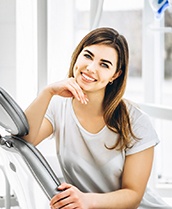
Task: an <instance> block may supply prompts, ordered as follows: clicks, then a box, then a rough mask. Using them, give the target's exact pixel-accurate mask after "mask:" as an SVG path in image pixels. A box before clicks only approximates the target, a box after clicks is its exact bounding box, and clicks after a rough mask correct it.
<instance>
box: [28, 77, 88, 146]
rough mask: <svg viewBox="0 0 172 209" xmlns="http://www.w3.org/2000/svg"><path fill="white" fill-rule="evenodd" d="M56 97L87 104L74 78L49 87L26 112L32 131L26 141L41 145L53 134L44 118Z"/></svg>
mask: <svg viewBox="0 0 172 209" xmlns="http://www.w3.org/2000/svg"><path fill="white" fill-rule="evenodd" d="M54 95H59V96H62V97H75V98H76V99H78V100H79V101H80V102H82V103H86V102H87V98H86V95H84V93H83V91H82V89H81V88H80V86H79V85H78V84H77V83H76V80H75V79H74V78H68V79H65V80H62V81H59V82H56V83H53V84H51V85H49V86H47V87H46V88H45V89H44V90H43V91H42V92H41V93H40V94H39V95H38V97H37V98H36V99H35V100H34V101H33V102H32V103H31V105H30V106H29V107H28V108H27V109H26V111H25V115H26V117H27V120H28V123H29V127H30V130H29V134H28V135H27V136H25V137H24V139H25V140H27V141H29V142H30V143H32V144H34V145H37V144H39V143H40V142H41V141H42V140H43V139H45V138H47V137H48V136H49V135H51V134H52V132H53V127H52V125H51V123H50V122H49V120H48V119H46V118H44V115H45V113H46V110H47V108H48V105H49V103H50V100H51V98H52V97H53V96H54Z"/></svg>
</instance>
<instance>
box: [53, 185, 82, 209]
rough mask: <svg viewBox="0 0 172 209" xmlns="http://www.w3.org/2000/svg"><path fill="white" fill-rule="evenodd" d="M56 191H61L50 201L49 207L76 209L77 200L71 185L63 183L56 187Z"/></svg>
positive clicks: (54, 208)
mask: <svg viewBox="0 0 172 209" xmlns="http://www.w3.org/2000/svg"><path fill="white" fill-rule="evenodd" d="M58 190H63V191H62V192H61V193H59V194H57V195H55V196H54V197H53V198H52V199H51V202H50V207H51V208H52V209H56V208H63V209H65V208H78V202H79V198H78V195H77V194H76V191H75V189H74V188H73V187H72V185H70V184H67V183H63V184H61V185H60V186H59V187H58Z"/></svg>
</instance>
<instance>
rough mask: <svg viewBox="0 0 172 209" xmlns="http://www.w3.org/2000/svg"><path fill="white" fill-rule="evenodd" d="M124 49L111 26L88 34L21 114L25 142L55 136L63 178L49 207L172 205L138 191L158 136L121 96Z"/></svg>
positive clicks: (86, 208) (124, 77)
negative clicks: (65, 68) (63, 71)
mask: <svg viewBox="0 0 172 209" xmlns="http://www.w3.org/2000/svg"><path fill="white" fill-rule="evenodd" d="M128 53H129V52H128V45H127V42H126V40H125V38H124V37H123V36H122V35H120V34H119V33H118V32H117V31H115V30H114V29H112V28H98V29H95V30H93V31H91V32H90V33H89V34H88V35H86V36H85V37H84V38H83V39H82V40H81V42H80V43H79V45H78V46H77V48H76V49H75V51H74V53H73V56H72V61H71V65H70V69H69V76H68V78H67V79H65V80H62V81H59V82H56V83H53V84H51V85H49V86H47V87H46V88H45V89H44V90H43V91H42V92H41V93H40V94H39V96H38V97H37V98H36V100H35V101H34V102H33V103H32V104H31V105H30V106H29V108H28V109H27V110H26V112H25V113H26V116H27V119H28V122H29V125H30V133H29V135H28V136H26V137H25V139H26V140H27V141H29V142H31V143H33V144H34V145H37V144H38V143H40V142H41V141H42V140H44V139H45V138H47V137H48V136H50V135H51V134H54V136H55V139H56V143H57V154H58V158H59V161H60V165H61V168H62V171H63V174H64V178H65V181H66V182H67V183H62V184H61V186H60V187H59V188H58V190H61V192H60V193H59V194H57V195H55V196H54V197H53V198H52V200H51V202H50V206H51V208H53V209H56V208H64V209H65V208H80V209H89V208H98V209H100V208H106V209H107V208H113V209H115V208H116V209H122V208H123V209H127V208H129V209H132V208H139V209H148V208H161V209H167V208H172V207H169V206H167V205H166V204H165V203H164V202H162V201H161V200H160V199H156V197H155V196H153V195H152V194H151V193H149V191H148V190H147V189H146V187H147V182H148V179H149V176H150V173H151V168H152V163H153V155H154V146H155V145H156V144H157V143H158V142H159V140H158V138H157V135H156V133H155V131H154V129H153V128H152V126H151V123H150V121H149V119H148V117H147V115H146V114H144V113H143V112H141V111H140V110H139V109H138V108H137V107H135V106H134V105H133V104H131V103H130V102H129V101H127V100H124V99H123V98H122V97H123V94H124V91H125V87H126V80H127V74H128V60H129V56H128ZM145 162H146V163H145Z"/></svg>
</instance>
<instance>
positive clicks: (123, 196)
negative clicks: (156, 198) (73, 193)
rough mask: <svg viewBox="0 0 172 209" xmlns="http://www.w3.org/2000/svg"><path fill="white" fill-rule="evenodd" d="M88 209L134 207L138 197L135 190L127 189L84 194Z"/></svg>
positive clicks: (138, 200)
mask: <svg viewBox="0 0 172 209" xmlns="http://www.w3.org/2000/svg"><path fill="white" fill-rule="evenodd" d="M86 196H87V200H88V202H90V207H89V208H90V209H105V208H106V209H136V208H138V206H139V203H140V198H139V195H138V194H137V192H135V191H133V190H129V189H121V190H118V191H115V192H110V193H102V194H97V193H88V194H86Z"/></svg>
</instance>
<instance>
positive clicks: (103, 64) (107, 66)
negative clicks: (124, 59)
mask: <svg viewBox="0 0 172 209" xmlns="http://www.w3.org/2000/svg"><path fill="white" fill-rule="evenodd" d="M101 66H102V67H105V68H109V65H107V64H105V63H102V64H101Z"/></svg>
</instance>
